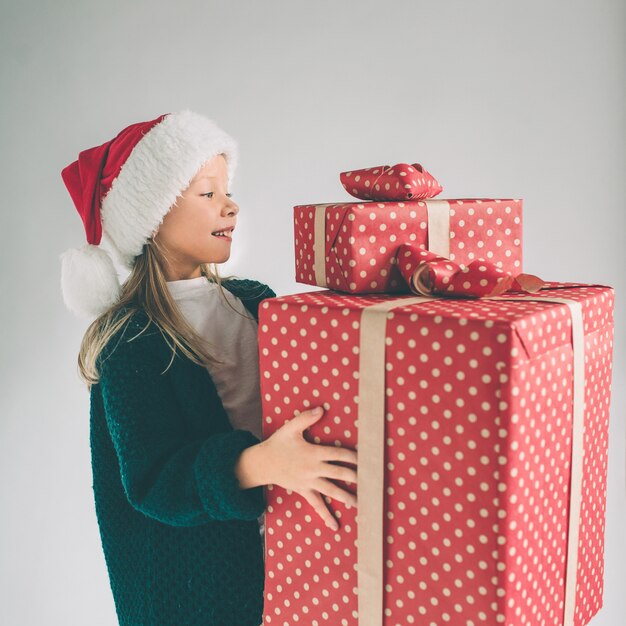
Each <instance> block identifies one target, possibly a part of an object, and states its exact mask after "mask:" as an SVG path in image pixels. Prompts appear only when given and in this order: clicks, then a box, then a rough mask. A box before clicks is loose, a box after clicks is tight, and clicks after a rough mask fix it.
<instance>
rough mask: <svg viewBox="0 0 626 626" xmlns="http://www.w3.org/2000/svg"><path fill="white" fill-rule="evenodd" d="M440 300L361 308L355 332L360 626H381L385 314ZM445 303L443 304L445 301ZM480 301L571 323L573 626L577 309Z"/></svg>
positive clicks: (579, 360)
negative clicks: (553, 314) (558, 312)
mask: <svg viewBox="0 0 626 626" xmlns="http://www.w3.org/2000/svg"><path fill="white" fill-rule="evenodd" d="M441 299H442V298H439V297H431V296H416V297H408V298H406V297H405V298H397V299H393V300H387V301H385V302H379V303H376V304H373V305H371V306H367V307H365V308H364V309H363V310H362V312H361V320H360V331H359V348H360V352H359V392H358V398H359V401H358V452H359V458H360V459H364V461H363V462H360V463H359V468H358V472H357V493H358V498H359V506H358V510H357V575H358V615H359V622H358V623H359V626H382V624H383V610H384V609H383V591H384V590H383V550H384V537H383V518H384V476H385V467H384V452H385V442H386V437H385V423H386V411H385V337H386V326H387V313H388V312H389V311H390V310H391V309H393V308H395V307H398V306H406V305H408V304H418V303H424V302H428V301H430V300H441ZM444 299H445V298H444ZM481 300H519V301H525V300H538V301H545V302H558V303H561V304H566V305H567V306H568V307H569V309H570V313H571V319H572V345H573V424H572V455H571V487H570V509H569V525H568V528H569V532H568V544H567V571H566V583H565V608H564V621H563V626H573V624H574V609H575V603H576V576H577V570H578V536H579V522H580V505H581V501H582V467H583V453H584V447H583V443H584V442H583V428H584V413H585V406H584V403H585V395H584V391H585V370H584V367H585V353H584V348H585V341H584V339H585V337H584V328H583V318H582V306H581V304H580V303H579V302H577V301H576V300H572V299H569V298H553V297H549V296H534V295H531V296H526V297H505V296H492V297H490V298H481Z"/></svg>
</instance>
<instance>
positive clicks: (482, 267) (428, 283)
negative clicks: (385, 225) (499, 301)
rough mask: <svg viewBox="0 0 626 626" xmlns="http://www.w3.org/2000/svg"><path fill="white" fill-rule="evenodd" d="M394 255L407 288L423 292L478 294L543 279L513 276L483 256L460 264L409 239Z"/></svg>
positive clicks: (533, 287)
mask: <svg viewBox="0 0 626 626" xmlns="http://www.w3.org/2000/svg"><path fill="white" fill-rule="evenodd" d="M396 258H397V262H398V267H399V268H400V273H401V274H402V277H403V278H404V280H405V282H406V283H407V285H408V286H409V287H410V289H411V291H413V292H415V293H420V294H425V295H431V294H438V295H443V296H449V297H455V298H458V297H464V298H481V297H485V296H489V297H491V296H495V295H498V294H500V293H504V292H505V291H507V290H514V291H532V292H534V291H538V290H539V289H541V287H542V286H543V281H542V280H541V279H540V278H538V277H537V276H533V275H532V274H518V275H517V276H513V274H507V273H506V272H504V271H503V270H501V269H500V268H499V267H496V266H495V265H494V264H493V263H490V262H489V261H485V260H484V259H475V260H474V261H472V262H471V263H469V265H467V266H464V267H461V266H460V265H458V264H457V263H455V262H454V261H451V260H450V259H447V258H445V257H442V256H439V255H438V254H435V253H434V252H431V251H430V250H424V248H418V247H416V246H415V245H414V244H412V243H403V244H401V245H400V246H399V248H398V252H397V255H396Z"/></svg>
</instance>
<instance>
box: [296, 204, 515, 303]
mask: <svg viewBox="0 0 626 626" xmlns="http://www.w3.org/2000/svg"><path fill="white" fill-rule="evenodd" d="M522 203H523V200H521V199H491V198H456V199H446V200H444V199H431V200H420V201H414V202H412V201H404V202H342V203H339V204H307V205H297V206H295V207H294V209H293V211H294V213H293V215H294V242H295V270H296V281H297V282H299V283H305V284H309V285H318V286H320V287H328V288H329V289H332V290H334V291H342V292H346V293H383V292H384V293H401V292H406V291H407V289H406V285H405V283H404V281H403V280H402V276H401V274H400V272H399V271H398V267H397V264H396V263H395V258H394V257H395V253H396V250H397V248H398V246H399V245H400V244H402V243H414V244H416V245H418V246H420V247H423V248H426V249H428V250H431V251H432V252H435V253H437V254H439V255H441V256H444V257H446V258H449V259H450V260H452V261H456V262H457V263H459V264H461V265H466V264H468V263H470V262H471V261H473V260H474V259H477V258H483V259H485V260H487V261H491V262H492V263H495V264H496V266H497V267H499V268H500V269H502V270H504V271H507V272H509V273H511V274H519V273H520V272H522V270H523V268H522Z"/></svg>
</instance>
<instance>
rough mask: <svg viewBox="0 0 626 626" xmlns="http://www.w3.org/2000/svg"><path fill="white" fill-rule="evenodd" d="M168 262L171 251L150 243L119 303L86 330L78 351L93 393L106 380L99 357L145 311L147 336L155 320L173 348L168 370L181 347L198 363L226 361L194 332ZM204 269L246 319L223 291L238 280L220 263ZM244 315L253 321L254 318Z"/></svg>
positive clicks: (153, 241)
mask: <svg viewBox="0 0 626 626" xmlns="http://www.w3.org/2000/svg"><path fill="white" fill-rule="evenodd" d="M165 259H166V252H165V250H164V249H163V248H162V247H161V245H159V243H158V241H157V240H156V239H155V238H154V237H151V238H150V239H149V240H148V242H147V243H146V244H145V245H144V249H143V252H142V253H141V254H140V255H139V256H137V257H135V262H134V265H133V268H132V270H131V273H130V275H129V276H128V278H127V279H126V280H125V281H124V283H123V285H122V287H121V292H120V297H119V300H118V301H117V302H116V303H115V304H114V305H113V306H112V307H111V308H109V309H108V310H107V311H105V312H104V313H103V314H101V315H100V316H99V317H97V318H96V319H95V320H94V321H93V322H92V323H91V324H90V325H89V327H88V328H87V330H86V331H85V334H84V336H83V339H82V341H81V344H80V350H79V353H78V372H79V376H80V378H81V379H82V380H83V382H84V383H85V384H86V385H87V388H88V389H90V388H91V385H93V384H96V383H98V382H99V380H100V374H99V372H98V370H97V359H98V356H99V355H100V353H101V352H102V350H103V349H104V348H105V346H106V345H107V343H108V342H109V341H110V339H111V338H112V337H113V336H114V335H115V334H116V333H117V332H118V330H120V329H121V328H122V327H123V326H124V324H126V322H127V321H128V320H129V319H130V318H131V317H132V316H133V315H134V314H135V313H136V312H137V311H140V310H143V311H145V313H146V314H147V316H148V323H147V324H146V326H145V327H144V328H143V329H142V330H141V333H143V332H144V331H145V330H146V329H147V328H148V326H149V325H150V323H151V322H153V323H154V324H155V325H156V326H157V328H158V329H159V330H160V332H161V334H162V335H163V337H164V338H165V341H166V342H167V343H168V345H169V346H170V348H171V349H172V360H171V361H170V363H169V365H168V366H167V368H166V369H165V371H167V369H169V367H170V365H171V364H172V361H173V360H174V357H175V356H176V349H177V348H180V350H181V351H182V352H183V353H184V354H185V355H186V356H187V357H189V358H190V359H191V360H192V361H194V363H197V364H198V365H206V364H207V363H222V361H221V360H220V359H218V358H217V357H216V356H214V355H213V354H211V352H210V351H209V350H208V346H209V345H210V342H208V341H206V340H205V339H204V338H203V337H201V336H200V335H199V334H198V333H197V332H196V331H195V330H194V329H193V327H192V326H191V325H190V324H189V323H188V322H187V320H186V319H185V317H184V316H183V314H182V313H181V311H180V309H179V308H178V306H177V304H176V302H175V300H174V298H172V295H171V293H170V291H169V288H168V287H167V284H166V283H167V279H166V277H165V274H164V272H163V267H164V264H165V263H164V262H165ZM200 271H201V273H202V275H204V276H205V277H206V278H207V280H209V281H211V282H215V283H216V284H217V286H218V291H219V292H220V294H221V297H222V298H224V301H225V302H226V304H227V305H228V306H229V307H230V308H231V309H232V310H233V311H234V312H235V313H237V315H242V314H241V313H240V312H239V311H237V310H236V309H235V308H234V307H233V306H232V304H231V303H230V302H229V301H228V298H226V296H225V294H224V288H223V287H222V282H224V281H226V280H229V279H231V278H235V276H233V275H231V276H226V277H220V276H219V274H218V271H217V266H216V264H215V263H202V264H201V265H200ZM243 317H247V318H248V319H253V318H250V317H249V316H243ZM141 333H139V334H141ZM135 336H138V335H135ZM168 338H169V340H171V341H172V343H170V342H169V340H168ZM131 339H132V338H131ZM131 339H129V340H128V341H130V340H131ZM172 344H173V345H172Z"/></svg>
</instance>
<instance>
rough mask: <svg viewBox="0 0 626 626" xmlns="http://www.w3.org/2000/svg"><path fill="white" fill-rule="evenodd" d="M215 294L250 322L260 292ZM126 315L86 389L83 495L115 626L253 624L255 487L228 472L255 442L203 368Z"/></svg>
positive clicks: (258, 611) (259, 504) (232, 284)
mask: <svg viewBox="0 0 626 626" xmlns="http://www.w3.org/2000/svg"><path fill="white" fill-rule="evenodd" d="M223 285H224V287H225V288H226V289H228V290H229V291H230V292H231V293H233V294H234V295H236V296H237V297H239V298H240V299H241V301H242V302H243V304H244V305H245V307H246V309H247V310H248V311H249V313H250V314H251V315H253V316H254V317H255V319H257V321H258V306H259V303H260V302H261V301H262V300H263V299H265V298H268V297H274V296H275V295H276V294H275V293H274V292H273V291H272V290H271V289H270V288H269V287H268V286H267V285H265V284H264V283H260V282H258V281H255V280H251V279H230V280H226V281H224V283H223ZM147 322H148V317H147V315H146V314H145V312H143V311H142V312H139V313H137V314H135V315H134V316H133V317H132V318H131V320H130V321H129V322H128V323H127V324H125V325H124V327H123V328H122V329H121V330H120V331H119V332H118V334H116V336H115V337H113V338H112V339H111V341H109V343H108V344H107V346H106V347H105V349H104V350H103V351H102V353H101V354H100V356H99V359H98V364H99V372H100V375H101V377H100V381H99V383H98V384H95V385H92V386H91V391H90V396H91V397H90V401H91V410H90V443H91V455H92V470H93V491H94V499H95V508H96V515H97V519H98V526H99V530H100V537H101V540H102V548H103V551H104V555H105V559H106V565H107V569H108V573H109V580H110V584H111V590H112V593H113V598H114V602H115V608H116V611H117V617H118V620H119V624H120V626H259V624H261V622H262V619H263V590H264V562H263V543H262V537H261V536H260V534H259V525H258V521H257V518H258V517H259V516H260V515H261V514H262V513H263V511H264V510H265V504H266V502H265V493H264V487H263V486H262V485H260V486H257V487H253V488H250V489H241V488H240V486H239V482H238V480H237V477H236V476H235V474H234V465H235V462H236V460H237V458H238V457H239V455H240V454H241V452H242V451H243V450H244V449H245V448H247V447H249V446H251V445H254V444H256V443H259V439H257V437H255V435H253V434H252V433H251V432H249V431H247V430H237V429H233V427H232V425H231V424H230V421H229V420H228V416H227V414H226V411H225V410H224V407H223V405H222V402H221V400H220V397H219V395H218V393H217V389H216V387H215V384H214V382H213V380H212V378H211V376H210V374H209V372H208V370H207V369H206V367H203V366H200V365H197V364H195V363H194V362H193V361H191V360H190V359H189V358H187V357H186V356H185V355H184V354H182V353H181V352H180V350H178V351H177V355H176V357H175V359H174V361H173V363H172V365H171V367H170V368H169V370H168V371H167V372H166V373H165V374H162V372H163V371H164V370H165V369H166V368H167V366H168V364H169V363H170V361H171V358H172V350H171V348H170V346H169V345H168V343H167V342H166V341H165V339H164V337H163V335H162V334H161V332H160V331H159V330H158V328H156V326H155V325H154V324H153V323H151V324H150V326H149V328H148V329H147V330H146V331H145V332H143V333H142V334H140V335H139V336H137V338H136V339H133V340H132V341H130V342H129V341H128V339H130V338H132V337H134V336H136V335H137V334H138V333H139V332H140V331H141V330H142V329H143V328H144V326H145V325H146V324H147Z"/></svg>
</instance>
